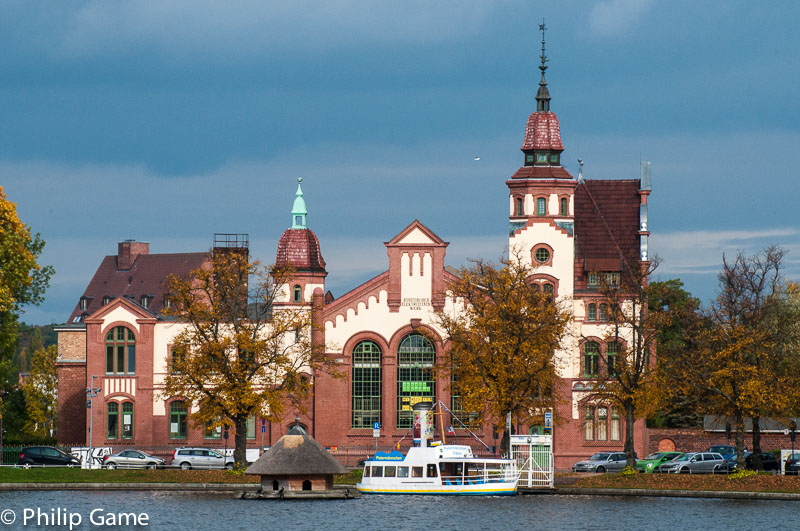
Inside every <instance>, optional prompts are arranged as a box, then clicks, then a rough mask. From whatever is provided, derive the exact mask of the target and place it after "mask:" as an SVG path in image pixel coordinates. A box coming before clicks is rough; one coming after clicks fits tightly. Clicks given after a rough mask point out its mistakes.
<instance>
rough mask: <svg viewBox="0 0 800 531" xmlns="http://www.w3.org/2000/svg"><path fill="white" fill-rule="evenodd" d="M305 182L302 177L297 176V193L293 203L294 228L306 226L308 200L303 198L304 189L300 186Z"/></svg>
mask: <svg viewBox="0 0 800 531" xmlns="http://www.w3.org/2000/svg"><path fill="white" fill-rule="evenodd" d="M301 182H303V178H302V177H298V178H297V193H296V194H295V197H294V204H293V205H292V228H293V229H305V228H306V216H307V215H308V210H306V200H305V199H303V189H302V188H300V183H301Z"/></svg>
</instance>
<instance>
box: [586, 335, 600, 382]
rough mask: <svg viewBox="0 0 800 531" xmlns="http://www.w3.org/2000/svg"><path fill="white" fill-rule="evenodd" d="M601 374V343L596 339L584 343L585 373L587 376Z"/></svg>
mask: <svg viewBox="0 0 800 531" xmlns="http://www.w3.org/2000/svg"><path fill="white" fill-rule="evenodd" d="M598 374H600V345H598V344H597V343H595V342H594V341H587V342H586V343H584V344H583V375H584V376H587V377H591V376H597V375H598Z"/></svg>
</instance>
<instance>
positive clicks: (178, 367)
mask: <svg viewBox="0 0 800 531" xmlns="http://www.w3.org/2000/svg"><path fill="white" fill-rule="evenodd" d="M292 273H293V272H292V270H290V269H280V268H275V269H273V270H272V271H269V270H268V269H267V268H265V267H262V266H261V265H260V264H259V262H257V261H250V260H249V257H248V255H247V251H246V250H240V249H227V250H215V251H214V252H213V253H212V255H211V258H210V264H209V265H208V266H207V267H202V268H200V269H197V270H195V271H193V272H192V273H191V274H190V276H189V278H177V277H171V278H170V279H169V286H170V292H171V294H170V301H171V305H172V309H171V311H170V313H171V314H172V315H174V316H175V317H177V318H178V319H179V321H182V322H184V323H185V324H186V326H185V328H184V329H183V331H182V332H181V333H179V334H178V336H177V337H176V338H175V339H174V341H173V346H172V359H171V365H170V371H169V372H168V374H167V376H166V378H165V381H164V390H163V393H162V395H163V396H164V397H181V398H184V399H186V400H188V401H190V402H191V403H193V404H195V405H196V406H197V409H196V411H194V412H193V413H192V417H193V421H194V424H195V425H205V426H207V427H216V426H223V425H224V426H233V428H234V429H235V445H234V459H235V460H236V462H237V463H245V448H246V443H247V439H246V436H247V420H248V419H249V418H251V417H253V416H254V415H259V416H261V418H268V419H273V420H280V418H281V414H282V413H283V411H284V408H285V407H286V405H287V402H294V403H296V404H298V405H300V406H301V407H302V402H303V399H305V398H306V397H307V396H308V393H309V389H310V385H311V380H312V378H313V373H314V371H318V370H322V371H328V372H333V365H332V362H331V360H330V359H328V358H327V357H326V356H325V355H324V353H323V347H322V345H316V344H314V343H313V342H312V332H313V326H314V322H313V319H312V310H310V309H308V308H302V307H293V306H284V307H278V306H276V302H279V301H280V300H281V297H282V295H285V290H286V289H287V288H286V286H287V282H288V281H289V280H290V278H291V275H292Z"/></svg>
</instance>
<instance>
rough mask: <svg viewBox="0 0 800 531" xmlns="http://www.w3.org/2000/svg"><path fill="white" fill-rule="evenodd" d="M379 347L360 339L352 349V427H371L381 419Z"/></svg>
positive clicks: (372, 342)
mask: <svg viewBox="0 0 800 531" xmlns="http://www.w3.org/2000/svg"><path fill="white" fill-rule="evenodd" d="M381 383H382V382H381V348H380V347H379V346H378V344H377V343H375V342H374V341H361V342H359V343H358V344H357V345H356V346H355V348H354V349H353V417H352V423H351V426H352V427H353V428H371V427H372V424H373V422H380V420H381Z"/></svg>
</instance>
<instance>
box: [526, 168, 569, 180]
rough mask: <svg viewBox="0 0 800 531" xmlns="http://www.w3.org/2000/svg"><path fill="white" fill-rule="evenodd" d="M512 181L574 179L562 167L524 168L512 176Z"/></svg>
mask: <svg viewBox="0 0 800 531" xmlns="http://www.w3.org/2000/svg"><path fill="white" fill-rule="evenodd" d="M511 178H512V179H572V175H570V174H569V172H568V171H567V170H565V169H564V168H562V167H561V166H523V167H521V168H520V169H518V170H517V172H516V173H515V174H514V175H512V176H511Z"/></svg>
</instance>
